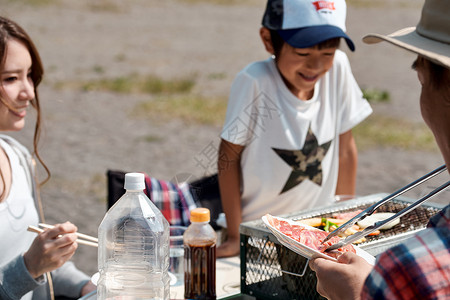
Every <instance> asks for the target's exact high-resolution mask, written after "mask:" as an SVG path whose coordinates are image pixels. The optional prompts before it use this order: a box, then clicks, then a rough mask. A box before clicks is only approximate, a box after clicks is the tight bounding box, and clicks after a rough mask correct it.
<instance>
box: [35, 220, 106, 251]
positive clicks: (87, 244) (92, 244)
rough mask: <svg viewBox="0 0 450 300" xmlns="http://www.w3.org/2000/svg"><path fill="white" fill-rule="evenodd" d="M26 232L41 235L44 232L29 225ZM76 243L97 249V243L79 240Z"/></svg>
mask: <svg viewBox="0 0 450 300" xmlns="http://www.w3.org/2000/svg"><path fill="white" fill-rule="evenodd" d="M28 231H31V232H35V233H41V232H43V231H44V229H42V228H39V227H36V226H33V225H29V226H28ZM76 242H77V243H78V244H82V245H86V246H91V247H98V243H95V242H90V241H85V240H81V239H77V240H76Z"/></svg>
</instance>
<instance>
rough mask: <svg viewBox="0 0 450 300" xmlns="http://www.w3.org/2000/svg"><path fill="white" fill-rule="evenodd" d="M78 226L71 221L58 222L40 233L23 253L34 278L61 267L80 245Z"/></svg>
mask: <svg viewBox="0 0 450 300" xmlns="http://www.w3.org/2000/svg"><path fill="white" fill-rule="evenodd" d="M76 231H77V227H76V226H75V225H73V224H72V223H70V222H66V223H64V224H56V225H55V227H54V228H51V229H46V230H45V231H44V232H42V233H40V234H38V236H37V237H36V238H35V239H34V241H33V243H32V244H31V246H30V248H29V249H28V251H27V252H25V254H24V255H23V258H24V261H25V265H26V267H27V269H28V272H30V274H31V276H33V278H37V277H39V276H41V275H42V274H44V273H46V272H50V271H53V270H55V269H57V268H59V267H61V266H62V265H63V264H64V263H65V262H66V261H68V260H69V259H70V258H71V257H72V256H73V254H74V253H75V250H76V249H77V247H78V244H77V242H75V240H76V239H77V236H76V234H75V232H76Z"/></svg>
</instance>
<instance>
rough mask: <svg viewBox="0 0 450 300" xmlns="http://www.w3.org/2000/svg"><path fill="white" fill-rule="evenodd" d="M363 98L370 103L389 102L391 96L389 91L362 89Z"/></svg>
mask: <svg viewBox="0 0 450 300" xmlns="http://www.w3.org/2000/svg"><path fill="white" fill-rule="evenodd" d="M362 92H363V97H364V98H366V99H367V101H369V102H370V103H377V102H389V101H390V100H391V96H390V95H389V92H388V91H380V90H377V89H362Z"/></svg>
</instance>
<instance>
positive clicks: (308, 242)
mask: <svg viewBox="0 0 450 300" xmlns="http://www.w3.org/2000/svg"><path fill="white" fill-rule="evenodd" d="M266 218H267V221H268V222H269V224H270V225H272V227H274V228H275V229H276V230H278V231H279V232H281V233H283V234H284V235H286V236H288V237H290V238H292V239H294V240H296V241H297V242H299V243H301V244H303V245H305V246H308V247H310V248H312V249H314V250H317V251H319V252H322V253H325V254H327V255H329V256H331V257H335V258H337V257H338V256H339V255H341V254H342V253H344V252H353V253H356V250H355V248H353V246H352V245H347V246H344V247H343V248H339V249H337V250H336V251H331V252H325V250H326V249H327V248H328V247H330V246H331V245H334V244H336V243H337V242H339V241H340V238H339V237H337V236H335V237H333V238H331V239H330V240H329V241H327V242H326V243H324V244H322V241H323V240H324V239H325V237H327V236H328V234H329V233H328V232H326V231H323V230H320V229H308V228H306V227H303V226H301V225H292V224H290V223H289V222H286V221H284V220H279V219H278V218H277V217H274V216H271V215H269V214H267V215H266Z"/></svg>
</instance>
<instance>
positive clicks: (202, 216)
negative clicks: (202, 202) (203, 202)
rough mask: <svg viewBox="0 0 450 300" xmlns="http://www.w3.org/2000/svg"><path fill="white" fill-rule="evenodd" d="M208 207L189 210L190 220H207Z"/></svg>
mask: <svg viewBox="0 0 450 300" xmlns="http://www.w3.org/2000/svg"><path fill="white" fill-rule="evenodd" d="M209 219H210V216H209V209H207V208H204V207H198V208H194V209H193V210H191V222H209Z"/></svg>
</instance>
